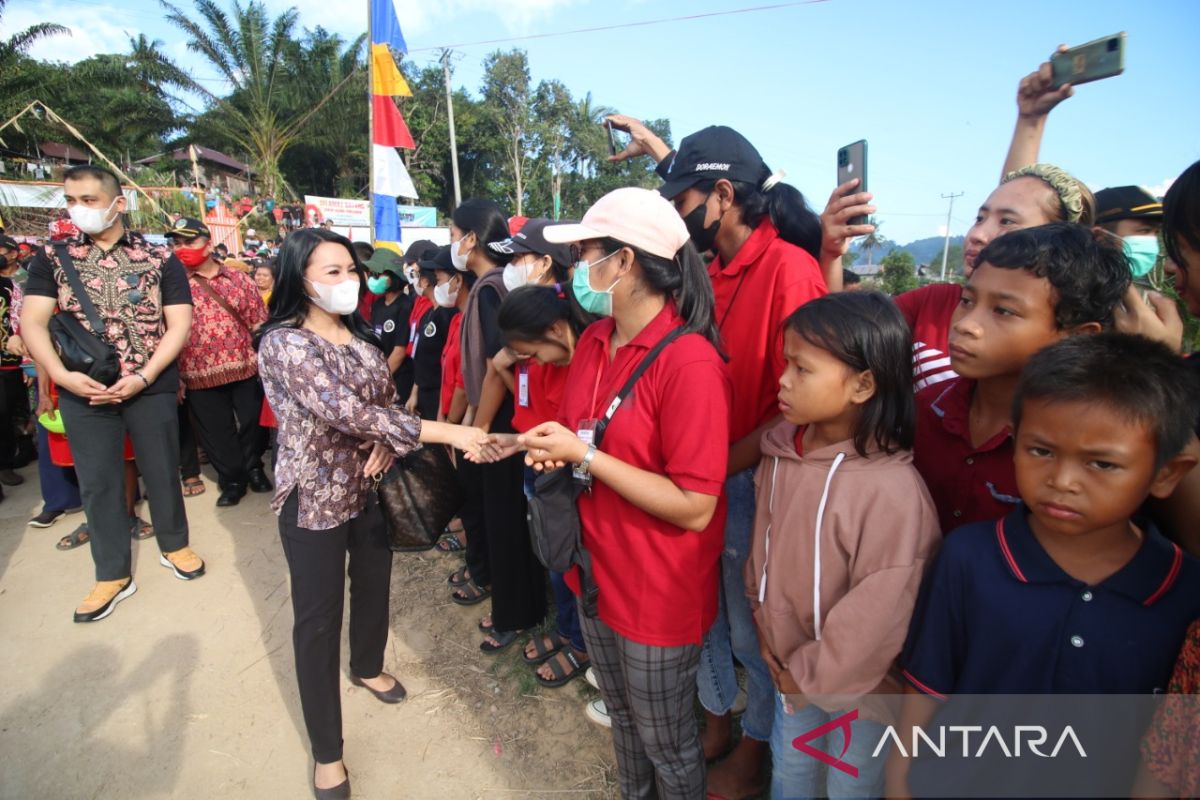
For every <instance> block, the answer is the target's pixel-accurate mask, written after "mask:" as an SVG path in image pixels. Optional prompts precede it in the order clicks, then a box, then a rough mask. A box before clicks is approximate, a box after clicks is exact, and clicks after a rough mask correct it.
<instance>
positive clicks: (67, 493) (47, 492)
mask: <svg viewBox="0 0 1200 800" xmlns="http://www.w3.org/2000/svg"><path fill="white" fill-rule="evenodd" d="M33 427H35V428H37V437H38V479H39V480H40V481H41V484H42V503H44V506H43V507H42V510H43V511H66V510H67V509H68V508H80V507H82V506H83V500H82V499H80V497H79V481H78V480H77V479H76V478H75V470H73V469H71V468H70V467H57V466H55V465H54V462H52V461H51V460H50V433H49V432H48V431H47V430H46V429H45V428H43V427H42V425H41V423H38V424H36V425H34V426H33Z"/></svg>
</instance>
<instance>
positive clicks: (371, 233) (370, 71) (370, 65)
mask: <svg viewBox="0 0 1200 800" xmlns="http://www.w3.org/2000/svg"><path fill="white" fill-rule="evenodd" d="M377 2H379V0H367V95H368V99H367V198H368V199H369V200H370V201H371V214H370V216H369V220H370V223H371V224H370V225H369V226H368V227H367V236H368V237H369V238H370V239H371V246H372V247H374V245H375V59H374V55H375V54H374V52H373V51H372V49H371V48H372V45H373V44H374V35H375V33H374V31H373V30H372V28H371V3H377ZM387 2H391V0H387Z"/></svg>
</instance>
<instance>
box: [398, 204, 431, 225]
mask: <svg viewBox="0 0 1200 800" xmlns="http://www.w3.org/2000/svg"><path fill="white" fill-rule="evenodd" d="M400 227H402V228H436V227H437V209H436V208H434V207H433V206H400Z"/></svg>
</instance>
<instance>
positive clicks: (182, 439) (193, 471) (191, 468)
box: [179, 403, 200, 479]
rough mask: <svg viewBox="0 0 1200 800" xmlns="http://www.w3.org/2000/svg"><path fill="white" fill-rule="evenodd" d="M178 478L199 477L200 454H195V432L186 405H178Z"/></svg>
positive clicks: (190, 414)
mask: <svg viewBox="0 0 1200 800" xmlns="http://www.w3.org/2000/svg"><path fill="white" fill-rule="evenodd" d="M179 477H180V478H184V479H187V478H199V477H200V454H199V453H198V452H196V430H195V426H193V425H192V413H191V411H190V410H189V409H188V405H187V403H180V404H179Z"/></svg>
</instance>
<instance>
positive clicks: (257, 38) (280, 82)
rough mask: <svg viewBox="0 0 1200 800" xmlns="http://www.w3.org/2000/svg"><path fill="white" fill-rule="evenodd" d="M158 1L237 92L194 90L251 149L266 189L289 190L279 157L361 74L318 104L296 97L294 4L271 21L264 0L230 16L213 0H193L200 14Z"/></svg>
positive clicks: (253, 0)
mask: <svg viewBox="0 0 1200 800" xmlns="http://www.w3.org/2000/svg"><path fill="white" fill-rule="evenodd" d="M160 3H161V4H162V6H163V8H164V9H165V10H166V11H167V20H168V21H170V22H171V23H172V24H174V25H175V26H176V27H177V28H179V29H180V30H182V31H183V32H184V33H185V34H187V36H188V37H189V41H188V49H189V50H191V51H192V52H194V53H198V54H200V55H201V56H203V57H204V58H205V60H207V61H208V63H209V65H210V66H212V67H213V68H214V69H216V70H217V72H219V73H220V74H221V76H222V77H223V78H224V80H225V82H226V83H227V84H229V85H230V86H231V87H232V91H231V92H230V93H229V95H228V96H227V97H220V96H218V95H216V94H215V93H214V92H212V91H211V90H210V89H208V88H206V87H204V86H202V85H201V84H200V83H199V82H197V81H195V80H194V79H190V78H189V82H190V85H189V87H188V88H189V89H191V90H192V91H194V92H196V93H198V94H200V95H202V96H204V97H205V98H206V99H207V100H208V101H209V102H210V103H211V104H212V105H213V106H214V107H215V109H216V110H217V111H218V113H219V114H220V115H221V121H222V124H223V125H224V126H225V128H226V130H227V132H228V134H229V136H230V138H231V139H232V140H233V141H234V142H236V143H237V144H238V145H239V146H240V147H241V148H242V149H243V150H244V151H245V152H247V153H249V154H250V160H251V162H252V165H253V168H254V170H255V172H256V173H257V174H258V178H259V181H260V184H259V185H260V186H261V187H262V189H263V191H265V192H266V193H267V194H269V195H272V196H278V195H279V193H280V190H281V189H283V188H284V187H285V183H284V180H283V175H282V173H281V172H280V169H279V159H280V157H281V156H282V155H283V154H284V152H286V151H287V149H288V148H289V147H291V146H292V145H293V144H295V143H296V141H297V139H298V138H299V137H300V135H301V132H302V131H303V129H304V126H305V125H306V124H307V123H308V122H309V121H310V120H311V119H312V118H313V117H314V116H315V115H316V114H317V113H318V112H319V111H320V110H321V109H322V108H323V107H324V106H325V104H326V103H327V102H329V100H330V99H331V98H333V97H334V96H335V95H336V94H337V93H338V92H339V91H341V90H342V88H344V87H345V86H346V85H347V84H348V83H349V82H350V79H351V78H353V77H354V75H355V74H357V71H356V72H354V73H351V74H350V75H347V76H346V77H345V78H343V80H342V81H341V82H340V83H338V84H337V85H335V86H332V87H328V88H325V87H322V89H323V91H322V93H321V94H320V95H319V96H318V97H317V98H316V99H315V101H313V102H306V103H300V102H296V101H297V99H298V98H297V92H296V88H297V87H296V86H295V85H294V82H292V81H289V80H288V79H287V78H288V70H289V68H290V66H291V65H290V63H289V62H290V60H291V59H292V58H294V57H296V56H297V47H296V25H297V20H298V16H299V15H298V12H297V11H296V9H295V8H291V9H289V10H287V11H284V12H283V13H281V14H280V15H279V16H277V17H275V18H274V19H273V20H272V19H269V18H268V16H267V10H266V6H265V5H264V4H263V3H262V2H261V0H250V2H249V3H247V4H246V5H245V6H243V5H242V4H241V2H240V1H239V0H231V3H232V14H231V15H230V14H226V13H225V11H224V10H223V9H221V7H220V6H218V5H217V3H216V2H215V0H194V3H195V14H188V13H187V12H185V11H184V10H183V9H181V8H180V7H179V6H177V5H175V4H173V3H171V2H168V0H160ZM301 57H302V56H301ZM360 69H361V67H360Z"/></svg>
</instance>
